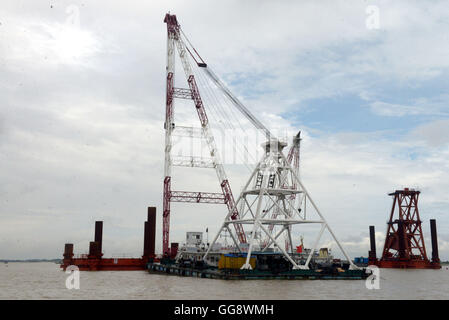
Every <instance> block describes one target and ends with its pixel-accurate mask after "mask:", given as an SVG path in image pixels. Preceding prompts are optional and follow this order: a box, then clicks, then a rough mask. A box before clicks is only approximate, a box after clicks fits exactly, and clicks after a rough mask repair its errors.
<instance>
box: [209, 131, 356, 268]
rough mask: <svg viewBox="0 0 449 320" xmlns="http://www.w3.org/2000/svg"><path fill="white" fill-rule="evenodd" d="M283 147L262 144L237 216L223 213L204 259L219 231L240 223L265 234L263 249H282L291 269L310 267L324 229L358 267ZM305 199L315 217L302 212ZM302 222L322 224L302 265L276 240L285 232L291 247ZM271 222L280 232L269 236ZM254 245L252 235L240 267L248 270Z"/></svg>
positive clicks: (228, 229)
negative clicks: (294, 231)
mask: <svg viewBox="0 0 449 320" xmlns="http://www.w3.org/2000/svg"><path fill="white" fill-rule="evenodd" d="M285 146H286V143H283V142H280V141H278V140H276V139H272V140H270V141H268V142H266V143H265V144H263V148H264V149H265V153H264V156H263V158H262V160H261V161H260V162H259V163H258V165H257V166H256V168H255V169H254V171H253V172H252V174H251V176H250V178H249V179H248V181H247V182H246V184H245V186H244V188H243V191H242V192H241V193H240V196H239V197H238V199H237V201H236V207H238V208H239V215H240V218H239V219H235V220H233V219H231V215H230V213H229V214H228V215H227V216H226V218H225V220H224V222H223V224H222V225H221V227H220V229H219V232H218V233H217V235H216V236H215V238H214V240H213V242H212V244H211V246H210V247H209V248H208V250H207V252H206V254H205V255H204V258H203V259H204V260H205V261H207V257H208V255H209V252H210V250H211V248H212V247H213V246H214V244H215V242H216V241H217V239H218V237H219V235H220V234H221V232H222V231H230V228H229V226H230V225H232V224H237V223H239V224H246V225H249V226H251V227H252V231H251V235H257V233H258V232H260V231H261V232H262V233H263V234H265V235H266V236H267V237H268V238H269V241H268V242H267V243H265V244H264V247H263V248H262V251H265V250H266V249H267V248H268V247H269V246H270V245H276V246H277V248H278V249H280V250H281V252H282V254H283V255H284V257H285V258H286V259H287V260H289V261H290V263H292V265H293V268H294V269H308V268H309V263H310V260H311V258H312V255H313V253H314V251H315V250H316V249H317V246H318V244H319V241H320V239H321V236H322V235H323V233H324V231H325V230H327V231H329V233H330V234H331V236H332V238H333V239H334V241H335V242H336V243H337V245H338V247H339V248H340V250H341V251H342V253H343V254H344V256H345V257H346V259H348V261H349V263H350V268H351V269H357V268H358V267H357V266H355V265H354V264H353V262H352V260H351V259H350V258H349V256H348V255H347V254H346V252H345V251H344V249H343V247H342V246H341V244H340V242H339V241H338V240H337V238H336V237H335V235H334V233H333V231H332V229H331V228H330V226H329V224H328V223H327V222H326V220H325V218H324V217H323V215H322V214H321V212H320V210H319V209H318V207H317V206H316V205H315V202H314V201H313V200H312V198H311V197H310V194H309V193H308V192H307V190H306V188H305V187H304V185H303V184H302V182H301V181H300V179H299V177H298V174H297V172H295V170H294V169H293V168H292V166H291V164H290V162H289V161H288V160H287V158H286V157H285V156H284V154H283V153H282V150H283V148H284V147H285ZM298 195H300V196H301V201H300V207H299V208H298V207H297V206H295V201H294V200H295V198H296V196H298ZM305 199H308V202H309V203H310V204H311V206H312V208H313V209H314V211H315V212H316V215H317V218H316V219H309V218H307V217H306V216H305V214H303V212H305V206H306V201H305ZM273 212H276V215H273V214H272V213H273ZM301 224H320V225H321V230H320V232H319V233H318V235H317V238H316V239H315V242H314V245H313V248H312V250H311V251H310V254H309V255H308V257H307V260H306V261H305V263H304V264H298V263H297V262H296V261H295V260H294V259H293V257H292V255H290V254H289V253H288V252H287V250H285V249H284V248H283V246H282V245H281V244H280V243H279V240H278V238H279V237H280V235H282V234H286V236H287V239H289V243H290V248H293V246H292V243H291V242H292V237H291V226H293V225H301ZM271 225H274V226H277V227H279V228H280V231H278V233H277V234H275V235H272V232H270V230H269V226H271ZM233 240H234V244H235V247H236V248H237V250H239V251H240V252H242V251H243V250H242V248H241V246H240V245H239V243H238V242H237V241H236V240H235V239H234V238H233ZM255 245H256V237H255V236H251V237H250V238H249V247H248V250H247V258H246V263H245V264H244V265H243V266H242V269H251V265H250V264H249V260H250V258H251V253H252V252H253V250H254V246H255Z"/></svg>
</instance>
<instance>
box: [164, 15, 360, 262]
mask: <svg viewBox="0 0 449 320" xmlns="http://www.w3.org/2000/svg"><path fill="white" fill-rule="evenodd" d="M164 22H165V23H166V24H167V68H166V72H167V73H166V114H165V125H164V127H165V166H164V183H163V194H164V196H163V254H164V255H167V256H172V257H173V256H174V253H175V251H176V248H177V245H174V244H172V248H169V228H170V203H171V202H190V203H214V204H219V203H223V204H226V205H227V209H228V213H227V215H226V217H225V220H224V222H223V224H222V225H221V227H220V229H219V232H217V234H216V236H215V238H214V240H213V242H212V243H211V245H210V246H209V247H208V250H207V252H206V253H205V255H204V257H203V259H204V260H205V261H207V259H208V255H209V253H210V250H211V249H212V248H213V247H214V244H215V243H216V241H217V239H218V237H219V236H220V234H221V233H222V232H228V233H229V235H230V236H231V239H232V241H233V242H234V245H235V248H236V250H238V251H239V252H246V253H247V260H246V263H245V264H244V265H243V267H242V268H243V269H251V264H250V258H251V253H252V252H253V251H254V250H255V247H256V242H257V239H256V238H257V237H256V235H257V234H258V233H261V232H263V234H264V235H265V236H266V237H267V239H268V241H265V244H264V246H263V247H262V248H260V249H261V250H262V251H263V250H266V249H267V248H268V247H269V246H276V247H277V248H279V249H280V250H281V252H282V255H283V256H284V257H285V258H286V259H287V260H288V261H290V262H291V263H292V264H293V268H294V269H308V268H309V263H310V261H311V258H312V255H313V253H314V251H315V250H316V248H317V246H318V242H319V240H320V239H321V236H322V235H323V233H324V231H325V230H328V231H329V233H330V234H331V236H332V238H333V240H334V241H335V242H336V244H337V246H338V247H339V248H340V249H341V251H342V252H343V254H344V256H345V257H346V258H347V260H348V262H349V264H350V268H351V269H357V267H356V266H355V265H354V264H353V263H352V260H351V259H350V258H349V256H348V255H347V254H346V252H345V251H344V249H343V247H342V246H341V244H340V243H339V241H338V240H337V238H336V237H335V234H334V233H333V231H332V230H331V228H330V226H329V224H328V223H327V222H326V220H325V219H324V216H323V215H322V214H321V212H320V211H319V210H318V207H317V206H316V204H315V203H314V201H313V200H312V199H311V197H310V194H309V193H308V192H307V191H306V189H305V187H304V185H303V184H302V182H301V181H300V179H299V171H298V168H299V142H300V140H301V138H300V133H298V134H297V135H296V136H295V138H294V141H293V144H292V147H291V149H290V151H289V153H288V157H285V156H284V154H283V149H284V148H285V147H286V146H287V143H285V142H282V141H281V140H279V139H277V138H276V137H274V135H272V134H271V133H270V131H269V130H268V129H267V128H266V127H265V126H264V125H263V124H262V123H261V122H260V121H259V120H258V119H257V118H256V117H255V116H254V115H253V114H252V113H251V112H250V110H249V109H248V108H246V107H245V106H244V105H243V103H241V101H240V100H239V99H238V98H237V97H236V96H235V95H233V94H232V92H231V91H230V90H229V89H228V88H227V87H226V85H225V84H224V83H223V82H222V81H221V80H220V79H219V78H218V76H217V75H216V74H215V73H214V72H213V71H212V70H211V69H210V67H209V66H208V64H207V63H206V62H205V61H204V60H203V58H202V57H201V56H200V55H199V53H198V52H197V50H196V49H195V48H194V47H193V45H192V44H191V42H190V41H189V39H188V38H187V37H186V35H185V34H184V32H183V31H182V30H181V26H180V25H179V23H178V20H177V18H176V15H171V14H170V13H168V14H166V16H165V19H164ZM175 51H177V53H178V56H179V58H180V60H181V65H182V68H183V70H184V74H185V79H186V81H187V85H188V88H181V87H175ZM189 57H190V58H191V59H192V60H193V64H191V61H190V58H189ZM197 81H198V82H197ZM198 83H200V84H202V86H201V94H200V89H199V88H200V86H199V85H198ZM212 87H213V88H212ZM203 89H204V90H203ZM213 89H214V90H215V91H214V90H213ZM203 92H204V93H205V94H206V96H207V99H208V102H207V103H205V100H204V95H203ZM175 99H188V100H192V101H193V105H194V106H195V109H196V113H197V115H198V119H199V124H200V127H199V128H198V127H197V128H194V127H183V126H179V125H175V121H174V115H175V108H174V100H175ZM206 106H207V108H208V110H207V112H206ZM226 107H227V108H233V109H232V112H230V113H229V114H226V113H225V111H224V108H226ZM209 111H212V112H211V113H212V114H215V115H217V117H221V118H220V119H219V121H218V123H221V122H223V123H224V124H223V125H227V126H229V127H230V128H236V127H237V128H238V126H240V127H241V128H243V130H245V129H247V127H243V126H242V123H241V121H242V120H241V119H244V120H245V121H246V123H247V124H250V125H252V126H253V127H254V128H255V129H257V130H259V131H260V132H262V133H263V135H264V137H265V142H264V143H263V144H262V147H263V157H262V160H260V161H256V162H255V163H257V164H256V166H255V167H254V168H251V174H250V178H249V179H248V180H247V182H246V184H245V186H244V188H243V191H242V192H241V193H240V195H239V197H238V198H237V200H234V195H233V193H232V190H231V186H230V183H229V180H228V178H227V175H226V173H225V169H224V166H223V163H222V161H221V157H220V155H219V149H218V148H217V145H216V142H215V139H214V136H213V133H212V129H211V125H210V121H209V115H210V113H209ZM235 111H238V112H239V114H240V115H242V116H243V117H237V116H236V112H235ZM222 120H223V121H222ZM183 134H184V135H186V136H190V137H193V136H196V137H197V138H200V139H203V140H204V141H205V142H206V145H207V146H208V150H209V154H208V156H209V158H202V157H193V156H191V157H187V158H186V157H185V156H184V157H182V158H179V156H176V155H174V154H173V139H172V137H173V136H174V135H180V136H182V135H183ZM245 151H246V152H247V153H248V150H247V149H246V150H245ZM173 166H184V167H187V166H188V167H202V168H213V169H215V172H216V175H217V178H218V182H219V185H220V187H221V191H222V192H221V193H216V192H215V193H214V192H197V191H173V190H172V188H171V187H172V182H173V177H172V167H173ZM306 200H307V201H306ZM307 203H310V204H311V206H312V210H313V212H314V214H315V217H314V218H312V219H310V218H309V216H310V214H308V216H307V217H306V215H305V213H306V204H307ZM301 224H320V225H321V230H320V231H319V233H318V235H317V238H316V239H315V242H314V246H313V248H312V250H311V251H310V254H309V256H308V258H307V260H306V261H304V262H303V263H299V262H298V261H295V260H294V259H293V258H292V255H291V254H289V253H288V250H289V248H291V249H293V248H294V246H293V245H292V235H291V232H292V230H291V229H292V226H293V225H301ZM231 225H232V226H233V229H234V231H235V232H233V231H232V230H231V228H230V226H231ZM244 225H245V226H247V229H248V230H249V229H250V230H251V231H247V232H245V229H244V227H243V226H244ZM275 227H279V228H280V230H279V231H277V233H276V234H275V235H273V234H272V232H273V230H274V228H275ZM281 234H284V235H285V236H286V238H287V241H286V244H285V245H284V246H282V245H280V243H279V242H278V238H279V236H280V235H281ZM247 235H249V238H247ZM284 247H285V248H284Z"/></svg>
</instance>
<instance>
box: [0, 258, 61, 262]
mask: <svg viewBox="0 0 449 320" xmlns="http://www.w3.org/2000/svg"><path fill="white" fill-rule="evenodd" d="M5 262H8V263H9V262H54V263H60V262H61V259H23V260H18V259H0V263H5Z"/></svg>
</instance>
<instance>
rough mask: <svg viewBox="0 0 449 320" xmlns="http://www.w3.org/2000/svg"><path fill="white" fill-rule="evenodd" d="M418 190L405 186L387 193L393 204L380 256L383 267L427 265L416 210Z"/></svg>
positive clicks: (428, 264)
mask: <svg viewBox="0 0 449 320" xmlns="http://www.w3.org/2000/svg"><path fill="white" fill-rule="evenodd" d="M419 194H420V192H419V191H415V190H413V189H408V188H405V189H404V190H396V191H395V192H393V193H390V194H389V195H390V196H393V207H392V209H391V214H390V220H389V222H388V227H387V233H386V238H385V245H384V249H383V253H382V258H381V259H380V261H379V262H378V265H379V266H380V267H384V268H426V267H429V266H430V265H431V262H430V261H429V259H428V258H427V253H426V247H425V244H424V236H423V232H422V228H421V219H420V217H419V210H418V197H419Z"/></svg>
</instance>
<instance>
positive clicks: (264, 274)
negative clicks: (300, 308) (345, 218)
mask: <svg viewBox="0 0 449 320" xmlns="http://www.w3.org/2000/svg"><path fill="white" fill-rule="evenodd" d="M147 269H148V272H149V273H150V274H160V275H174V276H181V277H197V278H206V279H220V280H362V279H366V278H367V277H368V276H369V274H368V273H366V270H365V269H360V270H342V269H340V270H338V269H332V270H325V269H316V270H301V269H297V270H287V271H282V272H279V273H273V272H270V271H260V270H257V269H255V270H241V269H230V270H224V269H218V268H213V267H208V268H205V269H198V268H192V267H181V266H178V265H175V264H163V263H148V265H147Z"/></svg>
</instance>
